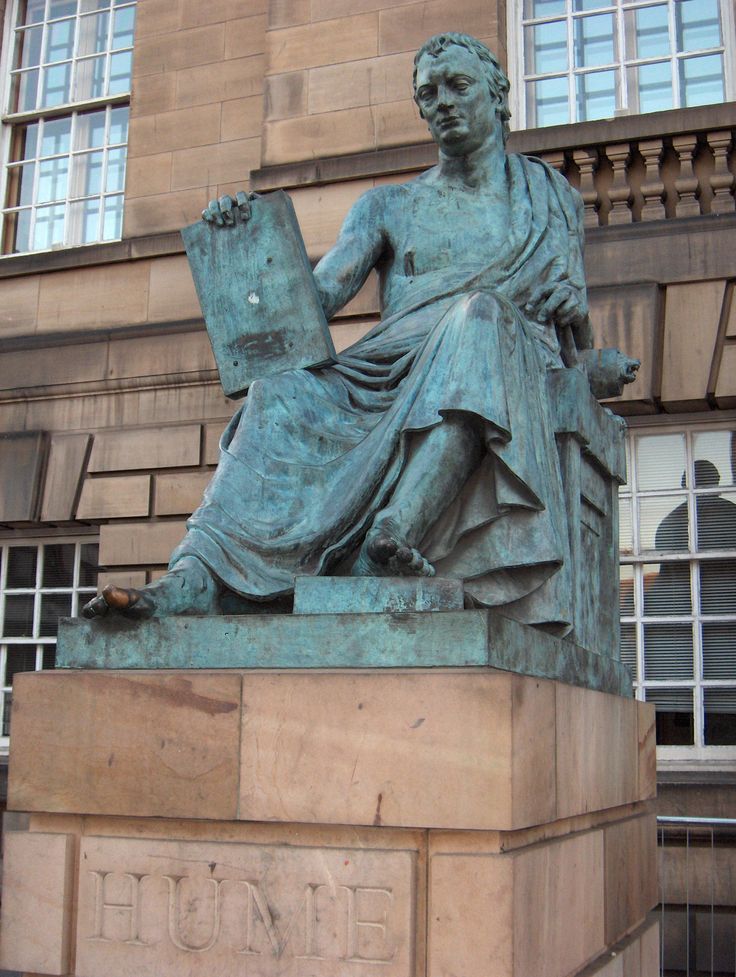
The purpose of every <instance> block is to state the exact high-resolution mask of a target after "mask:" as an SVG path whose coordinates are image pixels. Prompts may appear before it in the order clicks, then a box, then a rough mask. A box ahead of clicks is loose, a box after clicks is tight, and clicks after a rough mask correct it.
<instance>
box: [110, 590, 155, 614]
mask: <svg viewBox="0 0 736 977" xmlns="http://www.w3.org/2000/svg"><path fill="white" fill-rule="evenodd" d="M102 599H103V600H104V601H105V603H106V604H107V606H108V607H109V608H110V610H113V611H118V612H119V613H120V614H123V615H125V617H131V618H135V619H136V620H142V619H144V618H147V617H151V616H152V615H153V612H154V604H153V601H152V600H151V598H150V597H149V596H148V595H147V594H145V593H143V591H141V590H136V589H135V588H134V587H116V586H115V584H108V585H107V587H105V589H104V590H103V591H102Z"/></svg>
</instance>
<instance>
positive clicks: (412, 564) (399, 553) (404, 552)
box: [395, 546, 435, 577]
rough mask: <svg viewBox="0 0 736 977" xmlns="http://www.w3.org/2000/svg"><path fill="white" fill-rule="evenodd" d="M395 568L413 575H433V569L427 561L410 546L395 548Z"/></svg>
mask: <svg viewBox="0 0 736 977" xmlns="http://www.w3.org/2000/svg"><path fill="white" fill-rule="evenodd" d="M395 563H396V568H397V570H399V572H400V573H403V574H408V575H411V576H415V577H433V576H434V573H435V570H434V567H433V566H432V564H431V563H429V561H427V560H425V559H424V557H423V556H422V554H421V553H420V552H419V550H415V549H413V548H412V547H411V546H400V547H399V548H398V549H397V550H396V556H395Z"/></svg>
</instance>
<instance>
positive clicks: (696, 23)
mask: <svg viewBox="0 0 736 977" xmlns="http://www.w3.org/2000/svg"><path fill="white" fill-rule="evenodd" d="M674 7H675V24H676V31H677V50H678V51H698V50H702V49H703V48H709V47H718V46H719V45H720V43H721V22H720V18H719V16H718V0H677V3H676V4H675V5H674Z"/></svg>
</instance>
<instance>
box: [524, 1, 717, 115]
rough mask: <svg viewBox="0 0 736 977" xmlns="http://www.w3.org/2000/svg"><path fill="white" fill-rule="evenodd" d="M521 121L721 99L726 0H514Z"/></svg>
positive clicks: (647, 109)
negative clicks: (516, 5)
mask: <svg viewBox="0 0 736 977" xmlns="http://www.w3.org/2000/svg"><path fill="white" fill-rule="evenodd" d="M517 3H518V5H519V6H518V7H517V10H518V12H519V14H520V17H519V18H518V19H517V20H516V21H514V23H513V26H512V31H513V30H516V31H517V32H518V34H519V37H518V41H517V43H516V44H515V45H514V48H512V50H513V49H515V50H516V51H517V54H518V58H517V60H518V70H517V78H516V83H517V85H518V86H519V92H520V96H521V97H520V104H518V105H517V106H516V114H517V115H519V116H520V117H521V118H520V119H519V120H518V124H519V125H520V126H521V127H522V128H534V127H536V126H550V125H565V124H567V123H572V122H586V121H589V120H592V119H605V118H610V117H612V116H614V115H615V114H617V113H619V114H638V113H643V112H657V111H660V110H664V109H673V108H684V107H688V106H692V105H706V104H711V103H718V102H722V101H724V100H725V99H727V98H729V97H731V93H730V88H731V77H732V75H733V70H732V59H733V56H734V51H733V43H732V38H733V10H732V7H731V3H730V0H517Z"/></svg>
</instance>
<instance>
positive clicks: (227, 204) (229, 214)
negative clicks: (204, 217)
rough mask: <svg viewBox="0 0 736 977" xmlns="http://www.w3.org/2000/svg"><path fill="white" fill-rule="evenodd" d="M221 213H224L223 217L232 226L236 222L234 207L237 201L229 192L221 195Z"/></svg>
mask: <svg viewBox="0 0 736 977" xmlns="http://www.w3.org/2000/svg"><path fill="white" fill-rule="evenodd" d="M219 204H220V213H221V214H222V219H223V220H224V221H225V223H226V224H227V225H228V226H230V225H231V224H234V223H235V216H234V214H233V208H234V206H235V201H234V200H233V198H232V197H231V196H230V195H229V194H227V193H226V194H225V195H224V196H222V197H220V200H219Z"/></svg>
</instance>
